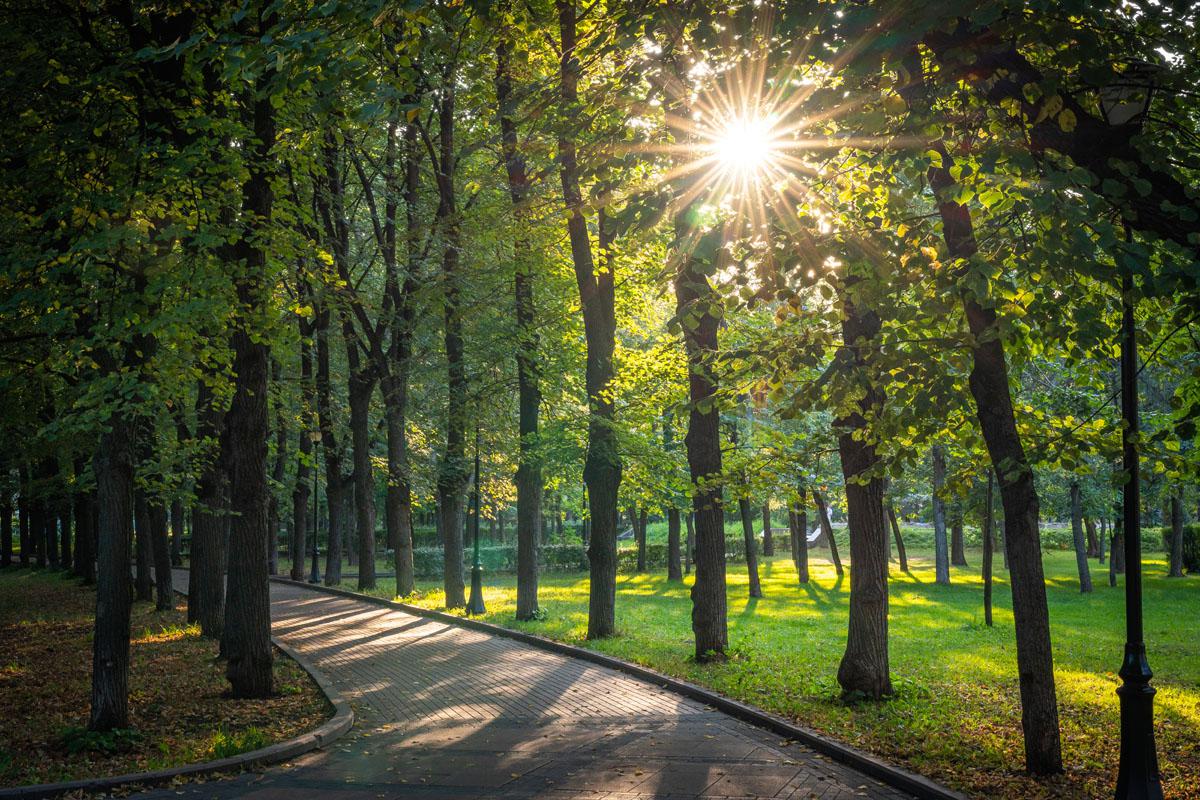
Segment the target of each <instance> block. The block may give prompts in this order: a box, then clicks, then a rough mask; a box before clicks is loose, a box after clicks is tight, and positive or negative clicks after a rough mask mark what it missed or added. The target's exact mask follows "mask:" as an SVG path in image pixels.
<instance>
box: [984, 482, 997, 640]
mask: <svg viewBox="0 0 1200 800" xmlns="http://www.w3.org/2000/svg"><path fill="white" fill-rule="evenodd" d="M994 483H995V477H994V473H993V472H992V471H991V470H990V469H989V470H988V480H987V492H986V493H985V494H984V500H983V621H984V622H985V623H986V624H987V626H988V627H989V628H990V627H992V551H993V550H994V549H995V542H994V540H993V538H992V507H993V505H994V503H993V501H992V485H993V484H994Z"/></svg>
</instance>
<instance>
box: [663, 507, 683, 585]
mask: <svg viewBox="0 0 1200 800" xmlns="http://www.w3.org/2000/svg"><path fill="white" fill-rule="evenodd" d="M679 532H680V526H679V509H678V508H676V507H675V506H670V507H669V508H667V580H669V581H681V580H683V565H682V564H681V563H680V554H679Z"/></svg>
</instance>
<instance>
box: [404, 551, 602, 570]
mask: <svg viewBox="0 0 1200 800" xmlns="http://www.w3.org/2000/svg"><path fill="white" fill-rule="evenodd" d="M474 561H475V551H474V549H473V548H472V547H470V546H467V547H465V548H464V550H463V568H464V569H470V567H471V565H472V564H473V563H474ZM479 561H480V563H481V564H482V565H483V568H484V569H485V570H487V571H488V572H516V570H517V546H516V545H515V544H497V545H488V546H486V547H482V546H481V547H480V548H479ZM442 564H443V558H442V548H441V547H415V548H413V571H414V573H415V574H416V576H417V577H418V578H439V577H441V575H442ZM538 565H539V568H540V569H542V570H544V571H546V572H562V571H575V570H581V569H587V567H588V558H587V551H586V550H585V549H584V547H583V545H581V544H546V545H542V546H541V547H539V548H538Z"/></svg>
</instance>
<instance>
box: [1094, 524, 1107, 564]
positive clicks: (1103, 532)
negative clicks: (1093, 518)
mask: <svg viewBox="0 0 1200 800" xmlns="http://www.w3.org/2000/svg"><path fill="white" fill-rule="evenodd" d="M1097 538H1098V539H1099V541H1098V542H1097V544H1096V549H1097V555H1098V556H1099V558H1100V563H1101V565H1103V564H1104V558H1105V553H1106V551H1107V549H1108V520H1107V518H1105V517H1100V535H1099V537H1097Z"/></svg>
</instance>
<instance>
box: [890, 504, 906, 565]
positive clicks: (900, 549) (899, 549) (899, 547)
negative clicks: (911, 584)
mask: <svg viewBox="0 0 1200 800" xmlns="http://www.w3.org/2000/svg"><path fill="white" fill-rule="evenodd" d="M887 515H888V522H890V523H891V525H892V536H893V537H894V538H895V539H896V557H897V558H899V559H900V571H901V572H908V551H907V550H906V549H905V548H904V536H903V534H901V533H900V521H899V520H898V519H896V507H895V506H893V505H892V504H891V503H888V506H887Z"/></svg>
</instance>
